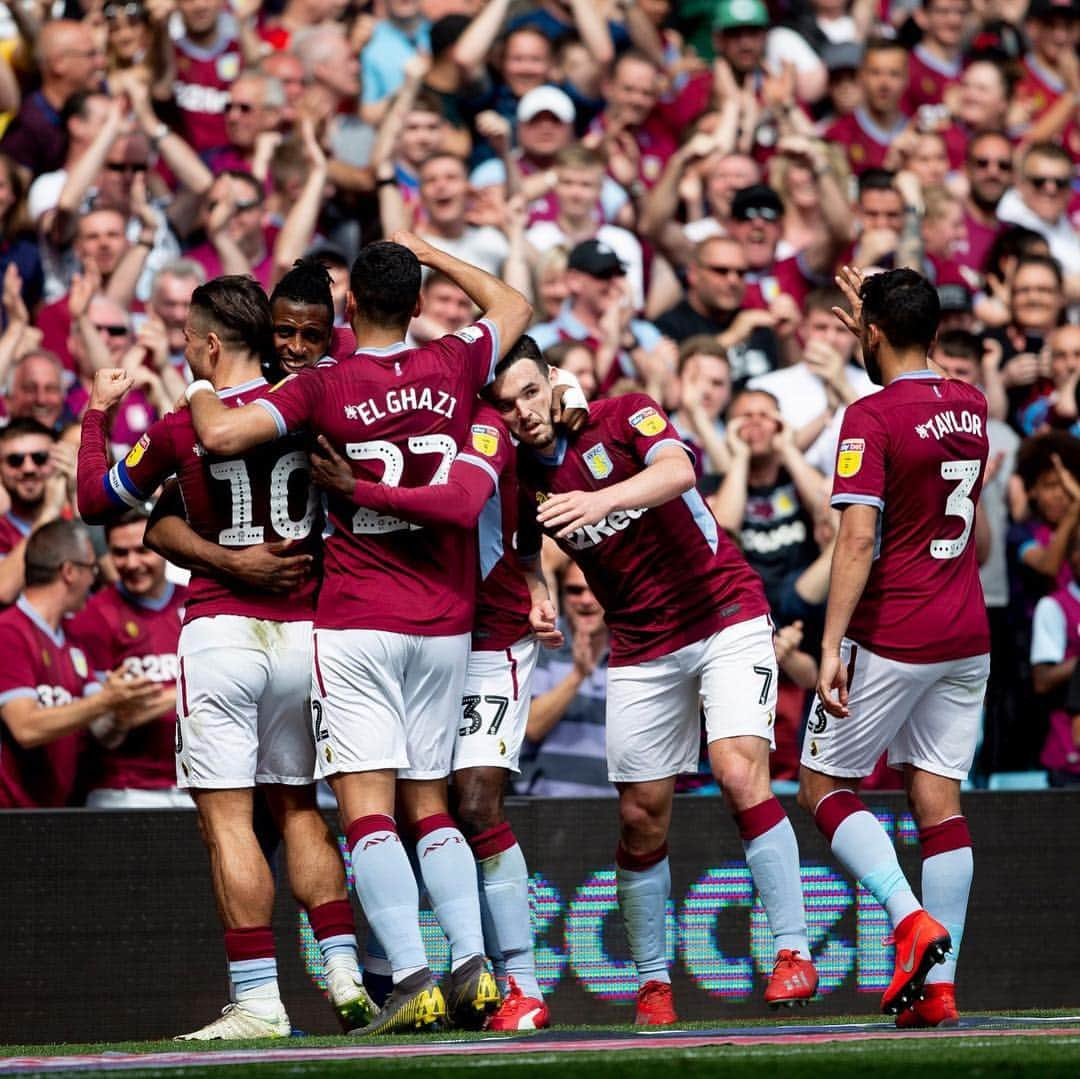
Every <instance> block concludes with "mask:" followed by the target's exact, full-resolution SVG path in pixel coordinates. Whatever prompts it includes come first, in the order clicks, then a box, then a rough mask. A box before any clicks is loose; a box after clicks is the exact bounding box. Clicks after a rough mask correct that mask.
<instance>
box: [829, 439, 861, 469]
mask: <svg viewBox="0 0 1080 1079" xmlns="http://www.w3.org/2000/svg"><path fill="white" fill-rule="evenodd" d="M865 450H866V441H865V440H864V439H861V438H845V439H844V441H843V442H841V443H840V445H839V447H838V448H837V451H836V474H837V475H838V476H843V477H844V479H849V478H850V477H851V476H855V475H858V472H859V469H860V468H862V462H863V452H864V451H865Z"/></svg>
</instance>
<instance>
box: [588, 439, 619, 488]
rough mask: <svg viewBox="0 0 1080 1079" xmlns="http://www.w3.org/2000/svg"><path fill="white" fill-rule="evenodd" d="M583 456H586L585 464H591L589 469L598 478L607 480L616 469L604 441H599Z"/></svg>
mask: <svg viewBox="0 0 1080 1079" xmlns="http://www.w3.org/2000/svg"><path fill="white" fill-rule="evenodd" d="M582 456H583V457H584V458H585V464H586V465H588V466H589V471H590V472H591V473H592V474H593V475H594V476H595V477H596V478H597V479H598V480H606V479H607V478H608V476H610V475H611V473H612V471H613V470H614V466H613V465H612V463H611V458H610V457H608V452H607V450H606V449H605V448H604V445H603V443H598V444H597V445H595V446H593V447H592V448H591V449H588V450H586V451H585V453H584V454H583V455H582Z"/></svg>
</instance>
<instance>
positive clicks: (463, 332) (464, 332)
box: [454, 326, 484, 345]
mask: <svg viewBox="0 0 1080 1079" xmlns="http://www.w3.org/2000/svg"><path fill="white" fill-rule="evenodd" d="M454 336H455V337H460V338H461V340H462V341H464V342H465V344H467V345H475V344H476V342H477V341H479V340H480V338H481V337H483V336H484V331H483V330H481V329H480V327H479V326H463V327H462V328H461V329H460V330H455V331H454Z"/></svg>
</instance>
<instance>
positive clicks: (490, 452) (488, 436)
mask: <svg viewBox="0 0 1080 1079" xmlns="http://www.w3.org/2000/svg"><path fill="white" fill-rule="evenodd" d="M469 435H470V439H469V441H470V442H471V443H472V448H473V449H474V450H476V452H477V453H481V454H483V455H484V456H485V457H494V456H495V454H497V453H498V452H499V432H498V430H497V429H496V428H494V427H488V426H487V425H486V424H483V423H474V424H473V425H472V427H470V428H469Z"/></svg>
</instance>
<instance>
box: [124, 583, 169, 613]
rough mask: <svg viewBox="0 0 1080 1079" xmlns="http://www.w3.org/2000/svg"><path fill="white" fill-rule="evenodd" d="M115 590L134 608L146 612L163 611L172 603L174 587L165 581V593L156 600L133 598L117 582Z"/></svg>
mask: <svg viewBox="0 0 1080 1079" xmlns="http://www.w3.org/2000/svg"><path fill="white" fill-rule="evenodd" d="M116 590H117V592H119V593H120V595H122V596H123V597H124V599H126V600H127V601H128V603H130V604H131V605H132V606H134V607H143V608H144V609H145V610H148V611H163V610H165V608H166V607H168V606H169V604H170V603H172V598H173V594H174V593H175V592H176V585H174V584H173V583H172V581H166V582H165V591H164V592H163V593H162V594H161V595H160V596H159V597H158V598H157V599H154V598H153V597H152V596H133V595H132V594H131V593H130V592H129V591H128V590H127V589H126V588H125V587H124V586H123V585H122V584H121V583H120V582H119V581H117V582H116Z"/></svg>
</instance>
